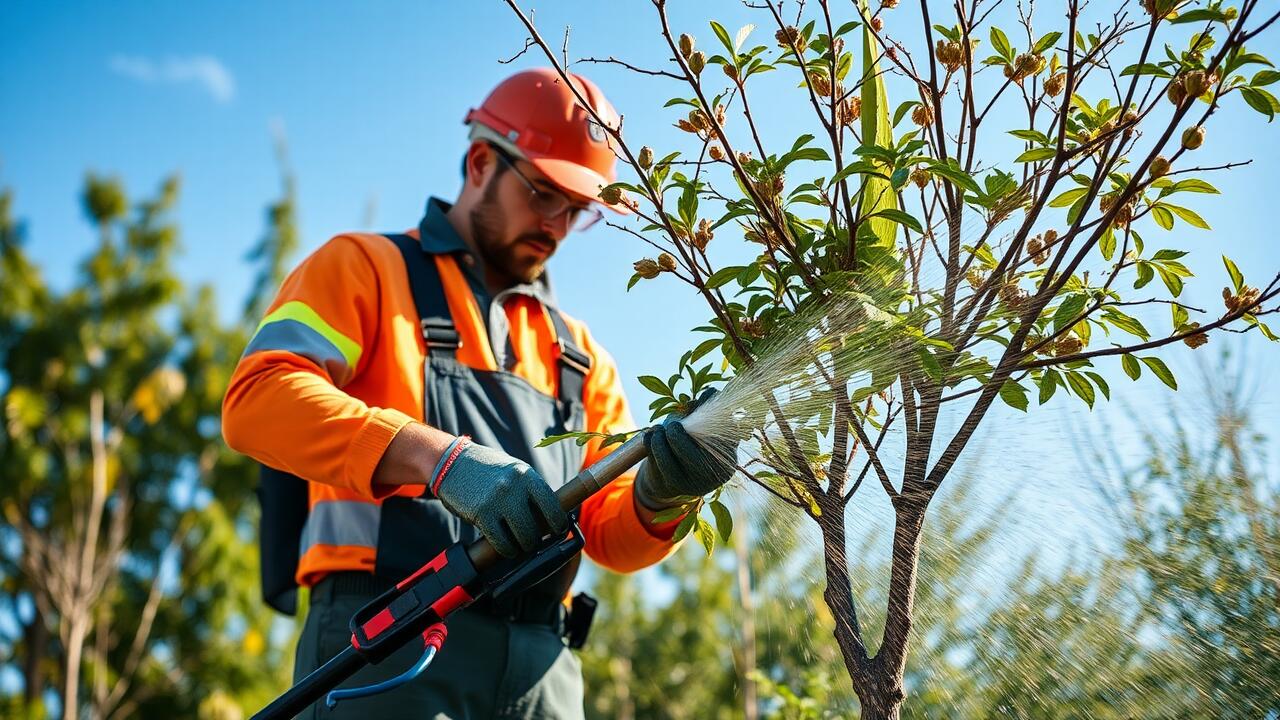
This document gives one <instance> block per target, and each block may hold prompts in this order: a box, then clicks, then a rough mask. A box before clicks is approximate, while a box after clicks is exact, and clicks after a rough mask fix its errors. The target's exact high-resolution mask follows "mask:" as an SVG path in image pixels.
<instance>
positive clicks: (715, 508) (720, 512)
mask: <svg viewBox="0 0 1280 720" xmlns="http://www.w3.org/2000/svg"><path fill="white" fill-rule="evenodd" d="M711 514H712V515H714V516H715V518H716V530H718V531H719V532H720V539H721V540H723V541H725V542H729V536H730V535H732V534H733V514H732V513H730V512H729V508H727V507H725V505H724V503H722V502H720V501H719V500H712V501H711Z"/></svg>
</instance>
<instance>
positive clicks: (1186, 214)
mask: <svg viewBox="0 0 1280 720" xmlns="http://www.w3.org/2000/svg"><path fill="white" fill-rule="evenodd" d="M1160 206H1161V207H1165V208H1168V209H1169V210H1171V211H1172V212H1173V214H1174V215H1177V216H1178V217H1180V218H1182V220H1183V222H1186V223H1187V224H1188V225H1192V226H1194V227H1198V228H1200V229H1201V230H1212V228H1210V227H1209V223H1207V222H1205V221H1204V218H1202V217H1200V216H1199V215H1197V214H1195V213H1194V212H1193V211H1191V210H1188V209H1187V208H1184V207H1179V206H1177V205H1170V204H1169V203H1160Z"/></svg>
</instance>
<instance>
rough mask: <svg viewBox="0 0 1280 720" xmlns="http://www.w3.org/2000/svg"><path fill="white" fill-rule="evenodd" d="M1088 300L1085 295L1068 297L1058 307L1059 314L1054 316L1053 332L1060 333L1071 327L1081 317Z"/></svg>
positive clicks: (1056, 313)
mask: <svg viewBox="0 0 1280 720" xmlns="http://www.w3.org/2000/svg"><path fill="white" fill-rule="evenodd" d="M1086 300H1087V298H1086V297H1085V296H1084V295H1079V294H1076V295H1068V296H1067V297H1066V299H1064V300H1063V301H1062V304H1061V305H1059V306H1058V310H1057V312H1055V313H1054V314H1053V332H1054V333H1060V332H1062V331H1063V330H1064V329H1066V328H1067V327H1070V326H1071V324H1072V323H1074V322H1075V321H1076V320H1077V319H1078V318H1079V317H1080V313H1081V311H1083V310H1084V304H1085V302H1086Z"/></svg>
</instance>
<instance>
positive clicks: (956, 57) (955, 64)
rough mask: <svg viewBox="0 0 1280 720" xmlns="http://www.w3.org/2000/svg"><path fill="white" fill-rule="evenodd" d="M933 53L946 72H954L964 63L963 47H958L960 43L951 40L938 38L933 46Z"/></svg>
mask: <svg viewBox="0 0 1280 720" xmlns="http://www.w3.org/2000/svg"><path fill="white" fill-rule="evenodd" d="M934 54H935V55H936V56H937V58H938V62H940V63H942V65H943V67H945V68H946V69H947V71H948V72H955V71H956V70H958V69H959V68H960V66H961V65H963V64H964V49H963V48H961V47H960V43H958V42H954V41H951V40H939V41H938V44H937V45H936V46H935V47H934Z"/></svg>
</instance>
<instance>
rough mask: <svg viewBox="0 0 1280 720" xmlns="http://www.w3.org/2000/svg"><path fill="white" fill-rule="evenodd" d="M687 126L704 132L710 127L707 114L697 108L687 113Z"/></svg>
mask: <svg viewBox="0 0 1280 720" xmlns="http://www.w3.org/2000/svg"><path fill="white" fill-rule="evenodd" d="M689 124H690V125H692V126H693V127H694V128H695V129H697V130H706V129H708V128H710V127H711V123H710V122H709V121H708V120H707V114H706V113H704V112H702V111H701V110H699V109H698V108H694V109H692V110H690V111H689Z"/></svg>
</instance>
